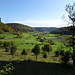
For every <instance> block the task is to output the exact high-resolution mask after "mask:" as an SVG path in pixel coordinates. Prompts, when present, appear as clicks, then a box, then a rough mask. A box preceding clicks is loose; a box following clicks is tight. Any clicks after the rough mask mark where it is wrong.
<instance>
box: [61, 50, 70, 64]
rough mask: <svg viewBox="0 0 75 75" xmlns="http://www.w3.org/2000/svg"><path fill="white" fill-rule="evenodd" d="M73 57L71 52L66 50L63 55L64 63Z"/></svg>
mask: <svg viewBox="0 0 75 75" xmlns="http://www.w3.org/2000/svg"><path fill="white" fill-rule="evenodd" d="M70 58H71V52H69V51H66V52H64V54H63V55H62V56H61V61H62V63H63V64H67V62H68V61H69V60H70Z"/></svg>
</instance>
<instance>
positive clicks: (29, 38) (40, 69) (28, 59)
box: [0, 33, 75, 75]
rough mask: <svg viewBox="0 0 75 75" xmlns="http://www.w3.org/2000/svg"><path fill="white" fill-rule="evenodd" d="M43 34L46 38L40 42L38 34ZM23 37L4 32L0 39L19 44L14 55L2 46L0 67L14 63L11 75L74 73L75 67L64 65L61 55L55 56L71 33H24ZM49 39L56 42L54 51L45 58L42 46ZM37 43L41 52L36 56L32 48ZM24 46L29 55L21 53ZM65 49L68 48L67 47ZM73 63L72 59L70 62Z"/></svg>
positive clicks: (60, 74)
mask: <svg viewBox="0 0 75 75" xmlns="http://www.w3.org/2000/svg"><path fill="white" fill-rule="evenodd" d="M39 35H41V37H42V38H45V39H46V40H45V41H43V42H40V40H37V38H38V36H39ZM22 36H23V37H22V38H16V37H17V35H14V34H10V33H4V34H1V35H0V37H5V38H3V39H0V41H2V42H5V41H13V42H14V43H15V44H16V46H17V51H16V54H15V55H14V57H13V58H12V56H11V55H10V52H5V49H4V48H0V65H1V67H0V69H1V68H2V66H3V65H4V64H6V63H9V62H11V63H13V66H14V67H15V70H13V72H12V73H11V74H9V75H74V73H75V69H74V67H72V65H71V66H62V65H61V64H60V63H61V60H60V57H55V54H54V52H55V51H56V50H57V48H58V46H60V45H63V43H62V41H64V40H65V38H68V37H70V35H62V36H61V35H57V34H44V33H22ZM47 40H52V41H53V42H54V43H55V44H54V45H51V46H52V48H53V49H52V51H50V52H49V54H48V53H47V58H43V55H42V52H43V51H42V47H43V45H44V44H45V43H47ZM35 44H39V46H40V48H41V50H40V51H41V52H40V54H39V55H38V58H37V60H36V57H35V55H34V53H32V52H31V50H32V49H33V48H34V46H35ZM23 48H25V49H26V51H27V55H21V52H22V50H23ZM65 50H67V49H66V48H65ZM68 63H69V64H72V60H70V61H69V62H68Z"/></svg>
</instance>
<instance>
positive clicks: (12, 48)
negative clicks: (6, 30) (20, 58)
mask: <svg viewBox="0 0 75 75" xmlns="http://www.w3.org/2000/svg"><path fill="white" fill-rule="evenodd" d="M16 50H17V47H16V46H15V45H12V46H11V48H10V54H11V55H12V57H13V55H14V54H15V53H16Z"/></svg>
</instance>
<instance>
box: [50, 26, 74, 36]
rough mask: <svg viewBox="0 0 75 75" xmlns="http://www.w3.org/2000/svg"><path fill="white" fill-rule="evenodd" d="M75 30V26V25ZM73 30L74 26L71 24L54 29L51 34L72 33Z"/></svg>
mask: <svg viewBox="0 0 75 75" xmlns="http://www.w3.org/2000/svg"><path fill="white" fill-rule="evenodd" d="M74 30H75V27H74ZM72 31H73V27H72V26H69V27H61V28H57V29H55V30H54V31H52V32H51V34H68V35H70V34H72Z"/></svg>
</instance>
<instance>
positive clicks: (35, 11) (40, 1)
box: [0, 0, 74, 27]
mask: <svg viewBox="0 0 75 75" xmlns="http://www.w3.org/2000/svg"><path fill="white" fill-rule="evenodd" d="M73 2H74V0H0V17H1V18H2V22H4V23H13V22H15V23H21V24H25V25H29V26H31V27H61V26H65V23H64V22H63V21H62V19H61V18H62V16H63V15H64V14H65V15H68V14H67V12H66V11H65V6H66V4H68V3H71V4H72V3H73Z"/></svg>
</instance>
